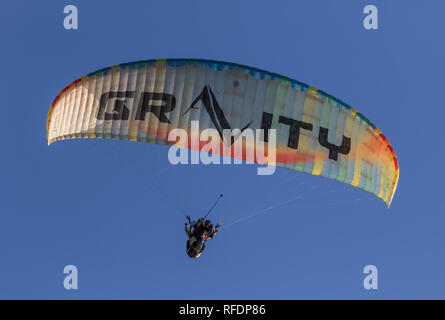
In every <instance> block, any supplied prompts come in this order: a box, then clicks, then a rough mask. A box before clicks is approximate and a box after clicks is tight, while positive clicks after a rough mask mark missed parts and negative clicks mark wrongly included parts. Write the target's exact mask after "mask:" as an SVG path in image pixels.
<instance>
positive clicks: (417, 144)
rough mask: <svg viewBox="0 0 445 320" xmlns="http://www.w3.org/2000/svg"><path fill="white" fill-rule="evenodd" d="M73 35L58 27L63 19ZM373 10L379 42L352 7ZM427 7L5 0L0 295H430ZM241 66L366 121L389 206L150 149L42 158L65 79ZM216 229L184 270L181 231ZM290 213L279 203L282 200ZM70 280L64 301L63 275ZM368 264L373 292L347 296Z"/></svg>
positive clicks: (433, 227)
mask: <svg viewBox="0 0 445 320" xmlns="http://www.w3.org/2000/svg"><path fill="white" fill-rule="evenodd" d="M67 4H75V5H76V6H77V7H78V9H79V29H78V30H74V31H73V30H71V31H67V30H65V29H64V28H63V18H64V14H63V8H64V6H65V5H67ZM367 4H374V5H376V6H377V7H378V9H379V30H377V31H367V30H365V29H364V28H363V24H362V21H363V19H364V14H363V13H362V12H363V8H364V6H365V5H367ZM444 10H445V3H443V2H442V1H433V0H430V1H380V0H372V1H361V0H343V1H326V0H317V1H314V0H311V1H279V0H274V1H228V0H225V1H194V0H191V1H132V0H126V1H65V2H64V1H25V2H24V1H6V2H4V3H2V8H1V10H0V35H1V50H0V57H1V61H3V64H2V76H1V77H0V88H1V96H2V102H1V111H2V124H1V126H0V132H1V137H2V147H1V151H0V154H1V157H0V164H1V166H0V172H1V176H0V198H1V201H0V298H2V299H6V298H13V299H15V298H26V299H29V298H37V299H52V298H55V299H92V298H104V299H129V298H132V299H226V298H227V299H403V298H407V299H414V298H420V299H426V298H432V299H437V298H442V299H444V298H445V293H444V292H445V289H444V288H445V274H444V267H445V253H444V248H443V244H444V240H445V237H444V226H445V217H444V212H445V206H444V204H443V198H444V196H445V195H444V186H443V181H444V173H443V169H442V168H443V165H442V162H443V160H444V156H445V151H444V147H445V143H444V133H443V130H444V129H443V126H444V123H443V119H444V116H445V106H444V99H443V92H444V89H443V85H444V71H445V68H444V56H445V46H444V43H443V35H444V31H445V27H444V25H443V12H444ZM189 57H191V58H203V59H214V60H222V61H230V62H236V63H240V64H246V65H250V66H254V67H257V68H261V69H265V70H269V71H272V72H276V73H280V74H283V75H286V76H288V77H290V78H293V79H296V80H300V81H302V82H305V83H308V84H310V85H312V86H314V87H316V88H319V89H321V90H324V91H326V92H328V93H330V94H332V95H334V96H335V97H338V98H339V99H341V100H343V101H345V102H346V103H348V104H350V105H351V106H353V107H354V108H356V109H358V110H359V111H360V112H362V113H363V114H364V115H365V116H367V117H368V118H369V119H370V120H371V121H372V122H373V123H374V124H376V126H377V127H378V128H379V129H380V130H382V132H383V133H384V134H385V135H386V137H387V138H388V140H389V141H390V142H391V144H392V145H393V147H394V149H395V152H396V154H397V156H398V159H399V163H400V180H399V186H398V189H397V192H396V194H395V196H394V200H393V203H392V205H391V207H390V209H387V208H386V205H385V204H384V203H383V201H381V200H380V199H378V198H377V197H375V196H373V195H372V194H370V193H367V192H364V191H362V190H359V189H355V188H353V187H350V186H348V185H345V184H342V183H338V182H335V181H331V180H328V179H324V178H320V177H315V176H310V175H307V174H303V173H298V172H293V171H290V170H285V169H278V170H277V172H276V174H275V175H273V176H257V175H256V166H254V165H230V166H227V165H226V166H223V165H220V166H217V165H211V166H205V165H189V166H184V165H183V166H172V165H170V164H169V162H168V159H167V152H168V148H166V147H164V146H154V145H148V144H139V143H133V142H121V141H104V140H71V141H63V142H57V143H54V144H53V145H51V146H50V147H48V146H47V145H46V131H45V130H46V128H45V125H46V116H47V111H48V109H49V106H50V104H51V102H52V101H53V99H54V98H55V96H56V95H57V94H58V93H59V92H60V90H61V89H63V88H64V87H65V86H66V85H68V84H69V83H71V82H72V81H73V80H75V79H77V78H79V77H81V76H83V75H85V74H87V73H89V72H92V71H95V70H98V69H100V68H103V67H107V66H111V65H114V64H119V63H124V62H129V61H135V60H144V59H156V58H189ZM219 193H224V199H223V200H222V201H221V203H220V204H219V205H218V207H217V208H216V209H215V211H214V212H213V213H212V217H213V219H215V220H216V221H221V222H223V223H226V224H229V223H231V222H232V221H236V220H237V219H241V218H243V217H246V216H248V215H249V214H251V213H253V212H257V211H259V210H261V209H263V208H265V207H268V206H270V205H273V206H274V209H273V210H270V211H268V212H264V214H259V215H256V216H255V217H253V218H250V219H247V220H245V221H243V222H241V223H238V224H234V225H232V226H230V227H227V228H226V229H223V231H222V232H221V233H220V234H219V235H218V236H217V237H216V238H215V239H214V240H211V241H209V242H208V244H207V248H206V252H205V253H204V254H203V256H202V257H201V258H200V259H198V260H192V259H190V258H188V257H187V255H186V254H185V241H186V236H185V234H184V232H183V223H184V217H183V216H182V215H181V214H180V213H179V212H178V211H177V209H178V208H180V209H181V210H184V211H187V212H190V214H191V215H192V217H195V218H197V217H199V216H200V215H204V214H205V213H206V211H207V209H208V208H209V207H210V205H211V204H212V203H213V201H214V200H215V199H216V197H217V195H218V194H219ZM298 197H299V199H296V198H298ZM69 264H73V265H76V266H77V267H78V269H79V290H77V291H76V290H74V291H73V290H71V291H67V290H65V289H64V287H63V285H62V283H63V278H64V276H65V275H64V274H63V268H64V266H65V265H69ZM369 264H372V265H375V266H377V268H378V271H379V289H378V290H375V291H368V290H365V289H364V288H363V279H364V277H365V275H364V274H363V268H364V267H365V266H366V265H369Z"/></svg>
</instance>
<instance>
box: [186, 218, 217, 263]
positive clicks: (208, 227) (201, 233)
mask: <svg viewBox="0 0 445 320" xmlns="http://www.w3.org/2000/svg"><path fill="white" fill-rule="evenodd" d="M187 219H188V223H187V222H186V223H185V232H186V233H187V236H188V237H189V239H188V240H187V255H188V256H189V257H190V258H199V256H200V255H201V254H202V252H203V251H204V249H205V242H206V241H207V240H208V239H211V238H213V237H214V236H215V234H216V233H218V228H219V227H220V225H219V224H217V225H216V226H215V227H214V226H213V225H212V224H211V223H210V221H209V220H205V218H201V219H199V220H198V221H197V222H192V221H191V219H190V217H187ZM189 224H190V226H189Z"/></svg>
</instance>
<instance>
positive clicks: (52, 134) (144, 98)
mask: <svg viewBox="0 0 445 320" xmlns="http://www.w3.org/2000/svg"><path fill="white" fill-rule="evenodd" d="M193 120H198V121H199V130H201V131H202V130H204V129H207V128H214V129H216V130H217V131H218V132H219V134H220V136H221V138H222V137H223V131H224V129H235V128H239V129H240V132H241V133H242V132H243V130H245V129H247V128H250V129H254V130H255V129H264V130H265V131H264V132H265V134H264V138H263V140H264V141H265V143H266V144H267V141H268V134H267V133H268V130H269V129H276V137H277V157H276V163H275V165H277V166H279V167H284V168H288V169H292V170H296V171H302V172H306V173H309V174H312V175H319V176H323V177H326V178H329V179H335V180H338V181H340V182H344V183H347V184H350V185H352V186H355V187H358V188H361V189H364V190H366V191H369V192H371V193H373V194H375V195H376V196H377V197H379V198H381V199H383V201H385V203H386V204H387V205H388V206H389V205H390V203H391V201H392V198H393V195H394V192H395V190H396V187H397V181H398V177H399V167H398V162H397V158H396V155H395V153H394V150H393V148H392V147H391V145H390V144H389V142H388V140H387V139H386V138H385V136H384V135H383V134H382V133H381V132H380V130H378V129H377V128H376V127H375V126H374V125H373V124H372V123H371V122H370V121H369V120H368V119H367V118H366V117H364V116H363V115H362V114H360V113H358V112H357V111H356V110H355V109H353V108H351V107H350V106H348V105H347V104H345V103H343V102H342V101H340V100H338V99H336V98H334V97H332V96H331V95H329V94H327V93H325V92H323V91H320V90H317V89H315V88H313V87H310V86H308V85H306V84H304V83H301V82H298V81H295V80H292V79H289V78H286V77H283V76H280V75H278V74H274V73H270V72H267V71H263V70H259V69H255V68H251V67H246V66H242V65H238V64H233V63H226V62H219V61H209V60H194V59H191V60H186V59H168V60H148V61H140V62H133V63H126V64H121V65H116V66H113V67H110V68H106V69H102V70H99V71H96V72H94V73H91V74H88V75H87V76H84V77H82V78H80V79H78V80H76V81H74V82H73V83H71V84H70V85H69V86H68V87H66V88H65V89H63V90H62V92H61V93H60V94H59V95H58V96H57V97H56V99H55V100H54V102H53V103H52V105H51V107H50V110H49V113H48V120H47V140H48V145H49V144H51V143H53V142H54V141H57V140H63V139H75V138H103V139H120V140H129V141H138V142H148V143H155V144H164V145H172V144H174V143H175V141H169V139H168V134H169V132H170V130H172V129H176V128H180V129H184V130H186V131H188V132H189V133H190V130H191V129H190V128H191V122H192V121H193ZM235 139H236V137H235ZM232 142H233V138H232ZM219 143H220V144H221V147H222V144H223V139H221V141H220V142H219ZM182 147H186V148H193V146H192V145H191V144H190V143H186V144H185V145H182ZM201 147H202V145H199V146H198V148H201ZM250 147H251V146H248V145H246V146H244V148H246V149H248V148H250ZM244 151H246V152H247V150H244ZM255 161H256V159H255ZM269 164H270V163H269Z"/></svg>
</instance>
